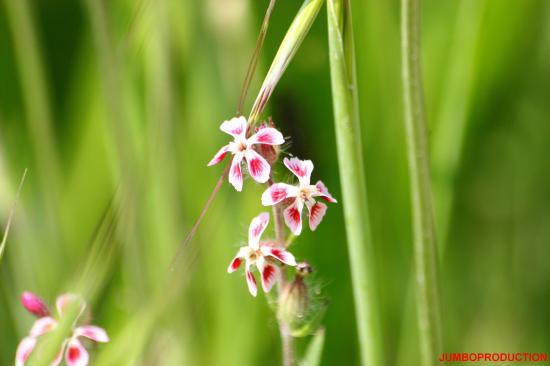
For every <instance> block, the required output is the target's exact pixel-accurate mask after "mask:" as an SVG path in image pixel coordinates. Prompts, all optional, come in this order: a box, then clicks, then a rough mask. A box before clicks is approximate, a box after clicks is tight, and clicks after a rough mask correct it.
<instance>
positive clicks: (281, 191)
mask: <svg viewBox="0 0 550 366" xmlns="http://www.w3.org/2000/svg"><path fill="white" fill-rule="evenodd" d="M297 195H298V188H297V187H295V186H291V185H290V184H286V183H275V184H272V185H271V186H269V188H268V189H266V190H265V191H264V193H263V194H262V205H264V206H272V205H276V204H277V203H279V202H281V201H283V200H285V199H287V198H292V197H296V196H297Z"/></svg>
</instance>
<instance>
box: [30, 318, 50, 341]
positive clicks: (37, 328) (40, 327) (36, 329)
mask: <svg viewBox="0 0 550 366" xmlns="http://www.w3.org/2000/svg"><path fill="white" fill-rule="evenodd" d="M56 325H57V322H56V321H55V320H54V318H52V317H51V316H45V317H43V318H40V319H37V320H36V321H35V322H34V324H33V325H32V328H31V331H30V332H29V334H30V336H31V337H38V336H41V335H42V334H45V333H48V332H49V331H51V330H53V329H54V328H55V326H56Z"/></svg>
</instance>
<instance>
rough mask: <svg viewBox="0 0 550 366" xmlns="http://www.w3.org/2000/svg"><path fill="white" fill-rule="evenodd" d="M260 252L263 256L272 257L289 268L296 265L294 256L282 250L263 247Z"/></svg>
mask: <svg viewBox="0 0 550 366" xmlns="http://www.w3.org/2000/svg"><path fill="white" fill-rule="evenodd" d="M262 252H263V254H264V256H266V257H268V256H269V257H273V258H275V259H277V260H278V261H279V262H281V263H284V264H286V265H289V266H295V265H296V259H295V258H294V256H293V255H292V254H291V253H290V252H288V251H286V250H285V249H283V248H277V247H271V246H267V245H264V246H262Z"/></svg>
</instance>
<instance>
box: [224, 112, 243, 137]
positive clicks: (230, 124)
mask: <svg viewBox="0 0 550 366" xmlns="http://www.w3.org/2000/svg"><path fill="white" fill-rule="evenodd" d="M247 127H248V123H247V122H246V118H245V117H244V116H240V117H233V118H231V119H230V120H229V121H224V122H223V123H222V124H221V126H220V130H222V131H223V132H225V133H228V134H230V135H231V136H233V137H238V136H242V137H245V136H246V129H247Z"/></svg>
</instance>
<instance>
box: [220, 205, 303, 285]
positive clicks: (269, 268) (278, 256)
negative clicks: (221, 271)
mask: <svg viewBox="0 0 550 366" xmlns="http://www.w3.org/2000/svg"><path fill="white" fill-rule="evenodd" d="M268 223H269V213H267V212H262V213H261V214H259V215H258V216H256V217H255V218H253V219H252V222H251V223H250V228H249V229H248V246H245V247H241V248H240V249H239V251H238V253H237V255H236V256H235V257H234V258H233V260H232V261H231V263H230V264H229V267H228V268H227V272H228V273H232V272H235V271H236V270H237V268H239V266H240V265H241V263H242V261H243V259H244V260H245V262H246V264H245V272H246V282H247V284H248V291H250V293H251V294H252V296H256V295H257V292H258V289H257V285H256V279H255V278H254V275H253V274H252V271H251V268H250V267H251V266H252V265H256V267H257V268H258V271H259V272H260V274H261V277H262V288H263V289H264V292H269V290H271V287H273V284H274V283H275V281H276V280H277V271H278V270H279V269H278V267H277V266H275V265H273V264H271V263H270V261H271V260H272V259H275V260H277V261H279V262H281V263H283V264H286V265H289V266H295V265H296V259H294V256H293V255H292V254H291V253H290V252H288V251H286V249H284V248H282V247H278V246H276V245H275V244H274V243H271V242H260V237H261V236H262V233H263V232H264V230H265V228H266V227H267V224H268Z"/></svg>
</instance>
